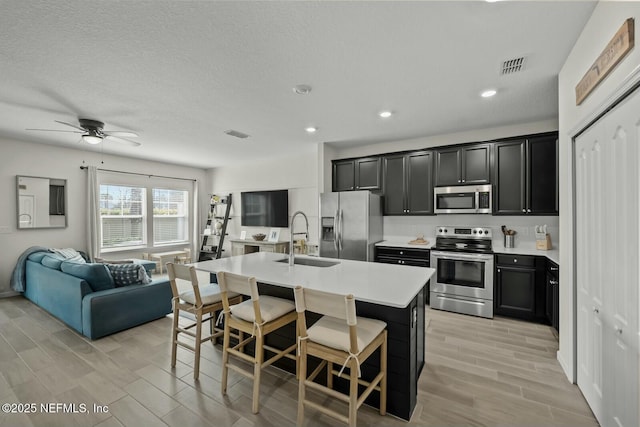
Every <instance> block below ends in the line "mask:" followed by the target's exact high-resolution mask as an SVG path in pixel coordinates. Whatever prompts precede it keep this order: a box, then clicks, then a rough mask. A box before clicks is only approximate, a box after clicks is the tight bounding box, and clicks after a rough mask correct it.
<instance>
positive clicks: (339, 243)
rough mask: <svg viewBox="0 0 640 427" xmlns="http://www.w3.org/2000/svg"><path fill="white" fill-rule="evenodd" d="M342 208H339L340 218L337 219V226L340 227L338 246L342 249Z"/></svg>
mask: <svg viewBox="0 0 640 427" xmlns="http://www.w3.org/2000/svg"><path fill="white" fill-rule="evenodd" d="M342 223H343V221H342V209H340V220H339V224H340V225H339V226H338V227H339V228H340V235H339V237H338V247H339V248H340V250H342Z"/></svg>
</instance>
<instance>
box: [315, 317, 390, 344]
mask: <svg viewBox="0 0 640 427" xmlns="http://www.w3.org/2000/svg"><path fill="white" fill-rule="evenodd" d="M356 320H357V322H358V324H357V325H356V330H357V336H358V338H357V339H358V348H365V347H367V346H368V345H369V344H371V342H373V340H374V339H376V337H377V336H378V335H380V332H382V331H384V329H385V328H386V327H387V324H386V323H384V322H383V321H382V320H377V319H368V318H366V317H360V316H357V317H356ZM307 335H308V336H309V340H311V341H313V342H315V343H318V344H320V345H324V346H327V347H331V348H335V349H336V350H342V351H346V352H348V351H349V350H350V348H351V342H350V339H351V338H350V334H349V325H347V323H346V322H345V321H344V320H343V319H338V318H335V317H331V316H322V317H321V318H320V320H318V321H317V322H316V323H314V325H313V326H311V327H310V328H309V329H307Z"/></svg>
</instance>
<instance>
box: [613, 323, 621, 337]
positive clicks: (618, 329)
mask: <svg viewBox="0 0 640 427" xmlns="http://www.w3.org/2000/svg"><path fill="white" fill-rule="evenodd" d="M614 328H615V330H616V333H617V334H619V335H622V328H621V327H619V326H617V325H616V326H614Z"/></svg>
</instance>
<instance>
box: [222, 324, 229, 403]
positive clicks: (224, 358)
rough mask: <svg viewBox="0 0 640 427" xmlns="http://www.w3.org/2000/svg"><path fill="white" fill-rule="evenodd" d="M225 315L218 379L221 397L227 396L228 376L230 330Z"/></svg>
mask: <svg viewBox="0 0 640 427" xmlns="http://www.w3.org/2000/svg"><path fill="white" fill-rule="evenodd" d="M226 317H227V315H226V314H225V319H224V335H223V338H222V378H221V379H220V385H221V392H222V395H223V396H224V395H226V394H227V376H228V374H229V367H228V366H227V365H228V364H229V350H228V349H229V334H230V333H231V330H230V328H229V319H227V318H226Z"/></svg>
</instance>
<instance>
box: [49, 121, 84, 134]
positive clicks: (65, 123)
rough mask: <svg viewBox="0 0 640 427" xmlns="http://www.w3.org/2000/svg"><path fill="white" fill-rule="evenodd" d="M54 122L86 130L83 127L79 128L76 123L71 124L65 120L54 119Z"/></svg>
mask: <svg viewBox="0 0 640 427" xmlns="http://www.w3.org/2000/svg"><path fill="white" fill-rule="evenodd" d="M54 122H56V123H60V124H61V125H67V126H71V127H72V128H76V129H78V130H81V131H82V132H86V130H85V129H83V128H81V127H80V126H78V125H72V124H71V123H67V122H61V121H60V120H54Z"/></svg>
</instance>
